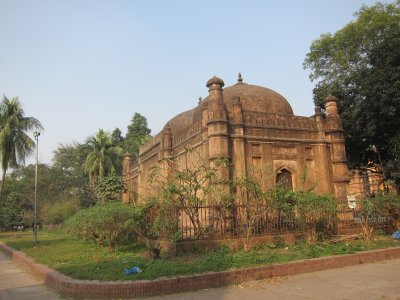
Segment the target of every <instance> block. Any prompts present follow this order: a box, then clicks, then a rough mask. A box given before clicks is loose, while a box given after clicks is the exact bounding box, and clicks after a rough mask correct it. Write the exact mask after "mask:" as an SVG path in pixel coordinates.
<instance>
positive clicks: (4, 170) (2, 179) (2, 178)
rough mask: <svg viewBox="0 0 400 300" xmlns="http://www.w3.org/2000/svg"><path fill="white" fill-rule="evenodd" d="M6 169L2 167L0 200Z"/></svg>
mask: <svg viewBox="0 0 400 300" xmlns="http://www.w3.org/2000/svg"><path fill="white" fill-rule="evenodd" d="M6 172H7V170H6V169H3V175H2V177H1V184H0V201H1V196H2V192H3V187H4V181H5V179H6Z"/></svg>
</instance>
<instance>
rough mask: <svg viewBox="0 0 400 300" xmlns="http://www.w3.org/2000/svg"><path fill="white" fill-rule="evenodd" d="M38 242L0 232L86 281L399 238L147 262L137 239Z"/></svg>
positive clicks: (350, 249) (216, 267)
mask: <svg viewBox="0 0 400 300" xmlns="http://www.w3.org/2000/svg"><path fill="white" fill-rule="evenodd" d="M38 240H39V242H38V243H36V244H35V243H34V242H33V235H32V233H28V232H6V233H0V241H2V242H4V243H5V244H7V245H9V246H10V247H13V248H14V249H17V250H20V251H23V252H25V253H26V254H27V255H28V256H30V257H33V258H34V259H35V260H36V261H37V262H40V263H42V264H45V265H47V266H49V267H51V268H53V269H55V270H57V271H59V272H61V273H63V274H66V275H68V276H70V277H72V278H76V279H89V280H90V279H93V280H138V279H155V278H159V277H163V276H174V275H186V274H194V273H202V272H209V271H222V270H228V269H233V268H242V267H250V266H257V265H266V264H271V263H280V262H288V261H292V260H299V259H307V258H315V257H320V256H327V255H340V254H350V253H355V252H359V251H365V250H372V249H379V248H387V247H393V246H400V242H399V241H396V240H394V239H393V238H392V237H391V236H384V235H379V236H376V238H375V240H374V242H371V243H370V244H367V243H365V242H364V241H362V240H356V241H352V242H347V243H346V242H341V243H337V244H330V245H328V244H322V243H321V244H317V245H314V246H310V245H308V244H306V243H299V244H294V245H282V246H279V247H278V246H276V245H274V244H266V245H258V246H257V247H254V248H253V249H252V250H251V251H249V252H245V251H243V250H239V251H237V252H232V251H230V250H229V249H228V248H227V247H222V248H220V249H218V250H215V251H212V252H208V253H202V252H198V253H190V254H185V255H182V256H178V257H175V258H168V259H167V258H162V259H159V260H152V259H150V258H148V255H147V250H146V248H145V247H144V246H143V245H140V244H137V243H132V244H129V245H122V246H118V248H117V250H116V251H115V252H113V253H110V252H109V250H108V248H107V247H104V248H101V247H98V246H96V245H95V244H94V243H93V242H88V241H82V240H79V239H77V238H75V237H71V236H67V235H63V234H61V233H58V232H40V233H39V234H38ZM133 266H138V267H139V268H141V269H142V270H143V272H142V273H138V274H133V275H125V274H124V269H127V268H131V267H133Z"/></svg>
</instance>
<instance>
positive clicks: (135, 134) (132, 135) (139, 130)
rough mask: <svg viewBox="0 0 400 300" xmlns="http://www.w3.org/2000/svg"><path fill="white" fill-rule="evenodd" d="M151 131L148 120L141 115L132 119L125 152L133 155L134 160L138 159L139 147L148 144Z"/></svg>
mask: <svg viewBox="0 0 400 300" xmlns="http://www.w3.org/2000/svg"><path fill="white" fill-rule="evenodd" d="M150 133H151V130H150V129H149V127H148V126H147V119H146V118H145V117H144V116H142V115H141V114H139V113H135V114H134V115H133V117H132V120H131V124H129V126H128V132H127V133H126V136H125V140H124V144H125V150H126V151H128V152H129V153H131V154H132V158H133V160H136V159H137V156H138V154H139V147H140V146H141V145H143V144H144V143H146V142H147V141H148V140H149V139H150V137H151V135H150Z"/></svg>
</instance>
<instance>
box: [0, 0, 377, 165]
mask: <svg viewBox="0 0 400 300" xmlns="http://www.w3.org/2000/svg"><path fill="white" fill-rule="evenodd" d="M373 3H375V1H368V0H326V1H325V0H302V1H301V0H297V1H296V0H286V1H277V0H275V1H269V0H264V1H262V0H260V1H251V0H248V1H244V0H241V1H232V0H230V1H228V0H226V1H221V0H220V1H215V0H214V1H204V0H202V1H194V0H193V1H189V0H186V1H184V0H182V1H174V0H168V1H167V0H164V1H162V0H159V1H143V0H142V1H139V0H138V1H134V0H131V1H128V0H126V1H123V0H108V1H101V0H49V1H43V0H25V1H22V0H0V12H1V19H0V22H1V26H0V41H1V47H0V95H3V94H5V95H6V96H7V97H9V98H11V97H14V96H19V97H20V100H21V102H22V104H23V107H24V109H25V115H26V116H33V117H36V118H37V119H39V120H40V121H41V122H42V124H43V126H44V128H45V131H44V132H43V133H42V135H41V136H40V140H39V141H40V142H39V160H40V162H44V163H49V162H51V159H52V156H53V151H54V150H55V149H56V148H57V147H58V145H59V144H60V143H63V144H67V143H71V142H73V141H78V142H83V141H84V140H85V139H86V138H87V137H88V136H90V135H94V134H95V133H96V132H97V131H98V129H100V128H102V129H104V130H108V131H112V130H113V129H115V128H116V127H118V128H120V129H121V131H122V132H123V134H125V132H126V128H127V126H128V125H129V123H130V120H131V118H132V116H133V114H134V112H139V113H140V114H142V115H144V116H145V117H146V118H147V120H148V123H149V127H150V128H151V129H152V133H153V134H156V133H157V132H159V131H160V130H161V129H162V127H163V126H164V125H165V123H166V122H167V121H168V120H169V119H171V118H172V117H173V116H175V115H176V114H178V113H180V112H183V111H185V110H188V109H191V108H193V107H195V106H196V105H197V101H198V98H199V97H200V96H201V97H205V96H207V94H208V92H207V88H206V86H205V84H206V82H207V80H208V79H209V78H211V77H212V76H213V75H216V76H218V77H220V78H222V79H223V80H224V81H225V85H226V86H230V85H232V84H235V83H236V79H237V73H238V72H241V73H242V76H243V79H244V82H246V83H251V84H256V85H262V86H265V87H268V88H270V89H273V90H275V91H277V92H278V93H280V94H282V95H283V96H284V97H285V98H286V99H287V100H288V101H289V102H290V104H291V105H292V107H293V111H294V113H295V114H296V115H303V116H310V115H312V114H313V107H314V106H313V102H312V89H313V86H314V84H312V83H311V82H310V80H309V79H308V75H309V72H308V71H307V70H303V67H302V63H303V61H304V58H305V55H306V53H307V52H308V51H309V47H310V45H311V42H312V41H313V40H315V39H317V38H318V37H319V36H320V34H322V33H326V32H332V33H333V32H336V31H337V30H339V29H340V28H342V27H343V26H344V25H345V24H347V23H348V22H349V21H351V20H353V19H354V16H353V13H354V12H355V11H357V10H358V9H359V8H360V7H361V5H362V4H367V5H371V4H373ZM31 161H33V159H32V158H31V159H30V160H28V162H31Z"/></svg>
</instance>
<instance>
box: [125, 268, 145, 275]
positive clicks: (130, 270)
mask: <svg viewBox="0 0 400 300" xmlns="http://www.w3.org/2000/svg"><path fill="white" fill-rule="evenodd" d="M124 273H125V275H130V274H136V273H142V270H141V269H140V268H139V267H132V268H130V269H125V270H124Z"/></svg>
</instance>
